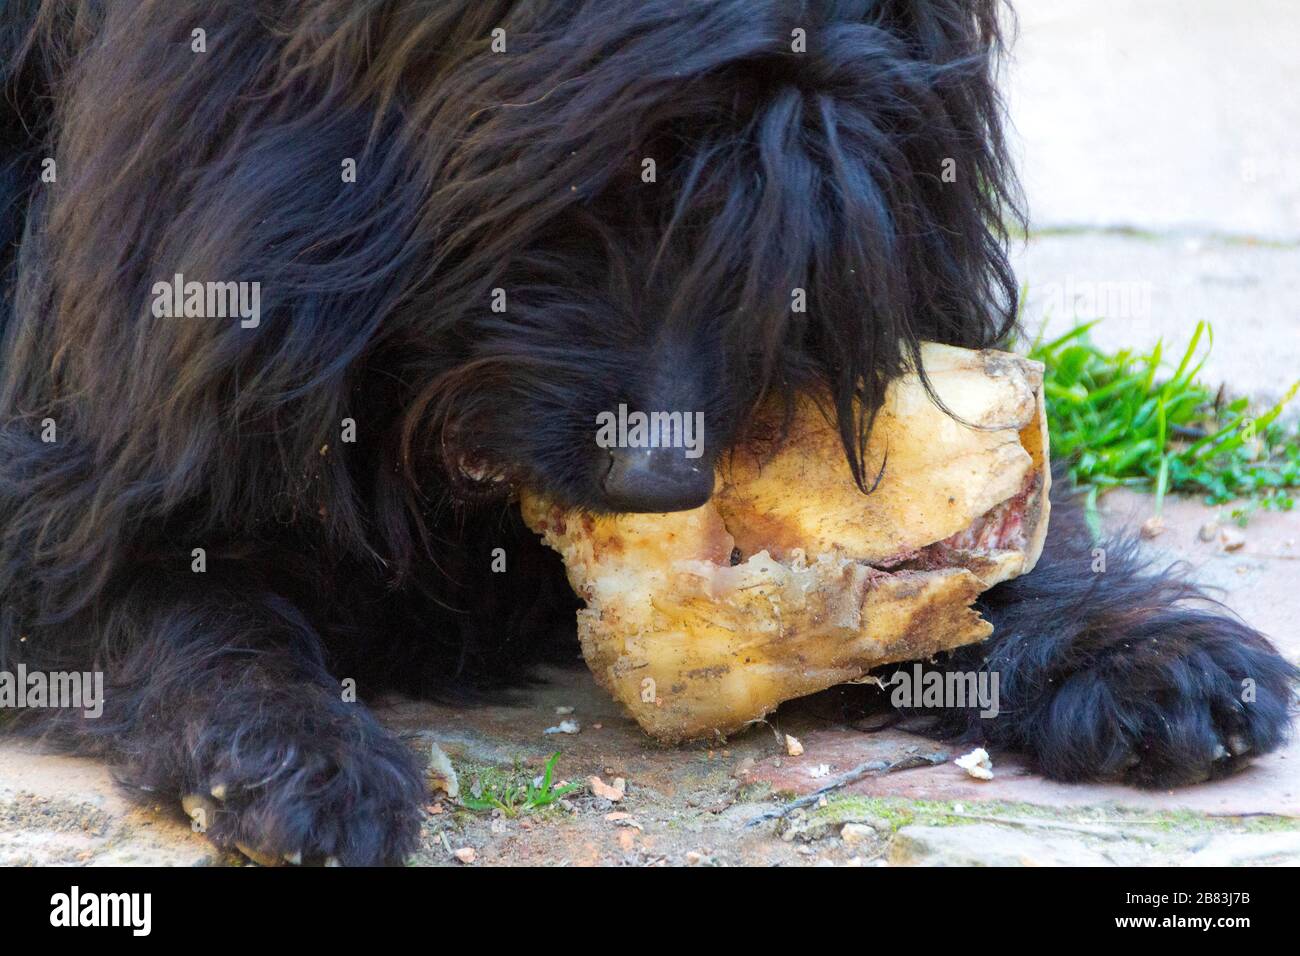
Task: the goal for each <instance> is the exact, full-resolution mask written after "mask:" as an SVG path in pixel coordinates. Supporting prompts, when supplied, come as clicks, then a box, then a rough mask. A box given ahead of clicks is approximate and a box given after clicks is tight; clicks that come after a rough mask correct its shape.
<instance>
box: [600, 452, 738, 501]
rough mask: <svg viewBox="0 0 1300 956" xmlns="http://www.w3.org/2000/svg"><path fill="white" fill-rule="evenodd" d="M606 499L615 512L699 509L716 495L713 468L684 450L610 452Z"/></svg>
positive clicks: (705, 460)
mask: <svg viewBox="0 0 1300 956" xmlns="http://www.w3.org/2000/svg"><path fill="white" fill-rule="evenodd" d="M609 454H610V458H611V463H610V467H609V472H608V473H607V474H606V475H605V481H604V489H605V497H606V499H607V501H608V503H609V505H610V507H611V508H613V509H614V510H616V511H624V512H651V513H662V512H668V511H688V510H690V509H691V508H698V507H699V506H700V505H702V504H704V503H705V502H706V501H708V500H709V497H710V495H712V494H713V468H712V466H711V465H710V464H709V462H708V460H707V459H705V458H689V457H687V455H686V453H685V451H684V450H683V449H681V448H611V449H609Z"/></svg>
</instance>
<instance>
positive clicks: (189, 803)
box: [181, 793, 217, 833]
mask: <svg viewBox="0 0 1300 956" xmlns="http://www.w3.org/2000/svg"><path fill="white" fill-rule="evenodd" d="M181 809H182V810H184V811H185V815H186V816H187V817H189V818H190V820H191V821H192V822H193V823H194V825H195V829H196V830H198V832H200V833H203V832H205V831H206V830H207V829H208V827H209V826H211V825H212V818H213V817H214V816H215V815H216V812H217V805H216V804H215V803H213V802H212V801H211V800H209V799H208V798H207V797H205V796H203V794H201V793H191V794H187V795H186V796H184V797H181Z"/></svg>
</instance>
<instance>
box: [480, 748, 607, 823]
mask: <svg viewBox="0 0 1300 956" xmlns="http://www.w3.org/2000/svg"><path fill="white" fill-rule="evenodd" d="M559 759H560V754H559V751H556V752H555V753H553V754H551V756H550V759H549V760H547V761H546V769H545V770H544V771H543V773H542V777H541V781H540V783H538V782H534V781H533V780H531V779H526V778H525V779H519V777H518V774H516V775H511V774H506V773H500V772H498V773H490V772H485V773H483V774H481V775H480V776H479V777H478V778H477V779H476V781H475V785H474V787H473V788H471V792H470V793H462V795H461V799H460V802H461V804H462V805H464V806H465V807H466V808H468V809H470V810H476V811H479V812H486V811H491V810H500V811H501V812H502V813H503V814H505V815H506V816H507V817H516V816H518V815H519V814H520V813H526V812H528V811H532V810H540V809H542V808H543V807H548V806H550V805H551V804H553V803H555V802H556V801H558V800H560V799H562V798H564V797H567V796H568V795H569V794H571V793H573V792H574V791H575V790H579V789H581V787H582V784H581V783H566V784H564V785H562V786H558V787H557V786H555V784H554V777H555V764H556V762H557V761H558V760H559Z"/></svg>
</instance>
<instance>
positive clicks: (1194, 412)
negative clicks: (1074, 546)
mask: <svg viewBox="0 0 1300 956" xmlns="http://www.w3.org/2000/svg"><path fill="white" fill-rule="evenodd" d="M1095 324H1096V323H1095V322H1089V323H1086V324H1084V325H1079V326H1077V327H1075V328H1073V329H1071V330H1070V331H1069V332H1067V333H1066V334H1064V335H1062V336H1060V337H1059V338H1056V339H1052V340H1051V341H1048V342H1044V341H1043V340H1042V335H1041V334H1040V336H1039V340H1038V341H1036V342H1035V343H1034V344H1033V347H1032V348H1031V349H1030V353H1029V354H1030V357H1032V358H1035V359H1038V360H1039V361H1041V362H1043V363H1044V365H1046V367H1047V371H1046V377H1045V381H1044V386H1043V387H1044V393H1045V395H1046V399H1047V418H1048V426H1049V428H1050V431H1051V444H1052V457H1053V458H1054V459H1057V460H1061V461H1066V462H1068V463H1069V474H1070V478H1071V480H1072V482H1073V484H1074V486H1075V488H1076V489H1078V490H1079V491H1080V492H1082V493H1084V494H1086V495H1087V505H1088V513H1089V520H1090V522H1091V523H1092V525H1093V529H1094V531H1096V530H1097V528H1098V526H1099V522H1098V518H1097V508H1096V505H1097V498H1098V496H1099V495H1100V494H1101V493H1103V492H1105V491H1106V490H1108V489H1110V488H1114V487H1117V486H1121V485H1123V486H1130V487H1136V488H1140V489H1144V490H1147V491H1151V492H1153V493H1154V494H1155V496H1156V504H1155V509H1156V514H1159V513H1160V509H1161V507H1162V505H1163V503H1164V496H1165V494H1166V493H1168V492H1171V491H1173V492H1179V493H1183V494H1194V495H1201V496H1203V497H1204V500H1205V502H1206V503H1207V504H1211V505H1219V504H1225V503H1227V502H1231V501H1236V502H1238V503H1239V506H1238V507H1237V508H1236V509H1234V511H1233V516H1234V517H1235V518H1236V519H1237V520H1238V522H1239V523H1241V524H1243V525H1244V524H1245V523H1246V521H1247V520H1249V517H1250V515H1251V514H1252V513H1253V512H1254V511H1255V510H1257V509H1258V508H1261V507H1262V508H1269V509H1275V510H1279V511H1289V510H1291V508H1292V507H1293V506H1294V504H1295V500H1294V498H1293V497H1292V495H1291V491H1290V490H1291V489H1294V488H1297V487H1300V428H1296V427H1292V428H1289V429H1288V428H1284V427H1283V426H1281V425H1279V424H1278V421H1277V419H1278V416H1279V415H1280V414H1281V412H1282V410H1283V408H1284V406H1285V405H1286V404H1287V402H1289V401H1290V400H1291V399H1292V398H1293V397H1294V396H1295V394H1296V391H1297V389H1298V388H1300V382H1297V383H1296V384H1295V385H1293V386H1291V389H1290V391H1288V392H1287V394H1286V395H1285V396H1284V397H1283V398H1282V400H1281V401H1280V402H1278V403H1277V404H1276V405H1274V406H1273V407H1272V408H1270V409H1268V410H1266V411H1264V412H1263V413H1262V414H1255V413H1254V411H1253V409H1252V408H1251V405H1250V402H1249V400H1248V399H1246V398H1238V399H1235V400H1233V401H1227V400H1225V399H1224V397H1223V394H1222V390H1221V389H1220V390H1217V391H1216V390H1214V389H1211V388H1209V387H1208V386H1206V385H1205V384H1203V383H1201V382H1199V381H1198V380H1197V378H1196V376H1197V374H1198V373H1199V372H1200V370H1201V368H1202V367H1203V366H1204V364H1205V359H1206V357H1207V356H1208V355H1209V350H1210V347H1211V345H1212V343H1213V333H1212V331H1211V330H1210V328H1209V326H1208V325H1206V324H1205V323H1204V322H1201V323H1199V324H1198V325H1197V327H1196V333H1195V334H1194V335H1193V336H1192V340H1191V342H1190V343H1189V344H1188V346H1187V348H1186V350H1185V351H1184V352H1183V354H1182V357H1181V359H1180V360H1179V362H1178V364H1177V367H1176V368H1174V369H1173V374H1172V375H1170V374H1169V369H1168V368H1167V367H1166V366H1165V364H1164V352H1163V346H1162V344H1161V343H1157V344H1156V346H1155V348H1153V349H1152V350H1151V351H1150V352H1146V353H1136V352H1130V351H1127V350H1122V351H1119V352H1114V353H1108V352H1104V351H1102V350H1101V349H1099V348H1097V346H1096V345H1094V344H1093V343H1092V341H1091V339H1090V338H1089V335H1088V333H1089V330H1090V329H1091V328H1092V327H1093V326H1094V325H1095ZM1202 339H1204V340H1205V343H1206V344H1205V352H1204V354H1203V355H1201V356H1200V358H1199V360H1198V359H1197V352H1198V349H1199V347H1200V345H1201V341H1202Z"/></svg>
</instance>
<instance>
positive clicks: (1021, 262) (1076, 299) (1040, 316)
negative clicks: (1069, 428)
mask: <svg viewBox="0 0 1300 956" xmlns="http://www.w3.org/2000/svg"><path fill="white" fill-rule="evenodd" d="M1297 100H1300V96H1298V97H1297ZM1297 168H1298V169H1300V160H1297ZM1013 253H1014V254H1013V259H1014V264H1015V268H1016V274H1017V276H1018V277H1019V279H1020V281H1021V282H1022V283H1024V284H1025V286H1026V296H1025V305H1024V311H1023V316H1024V321H1025V326H1026V329H1027V332H1028V335H1029V337H1030V338H1032V337H1033V336H1034V335H1036V334H1037V333H1038V331H1039V330H1040V329H1041V328H1042V326H1043V324H1044V322H1046V325H1047V335H1048V337H1049V338H1050V337H1052V336H1053V335H1061V334H1063V333H1065V332H1067V331H1069V329H1070V328H1072V327H1073V326H1074V324H1075V323H1076V322H1082V321H1092V320H1093V319H1101V320H1102V321H1101V322H1099V323H1098V324H1097V325H1096V326H1094V328H1093V329H1092V332H1091V333H1090V334H1091V336H1092V338H1093V340H1094V341H1095V342H1096V343H1097V344H1098V345H1100V346H1101V347H1103V348H1105V349H1108V350H1117V349H1122V348H1127V349H1137V350H1142V351H1146V350H1148V349H1150V348H1151V347H1152V346H1154V345H1155V344H1156V342H1157V341H1159V340H1161V339H1163V341H1164V344H1165V354H1166V357H1167V358H1168V359H1169V360H1170V363H1169V369H1168V374H1171V375H1172V373H1173V370H1174V368H1176V367H1177V362H1178V360H1179V359H1180V358H1181V357H1182V352H1183V350H1184V349H1186V347H1187V345H1188V344H1189V343H1190V341H1191V338H1192V335H1193V333H1194V332H1195V331H1196V324H1197V322H1200V321H1206V322H1209V323H1210V325H1211V327H1212V329H1213V333H1214V345H1213V349H1212V350H1211V351H1210V356H1209V361H1208V362H1207V363H1206V365H1205V368H1204V369H1203V372H1202V374H1201V379H1202V381H1204V382H1206V383H1208V384H1209V385H1211V386H1218V385H1222V384H1224V383H1226V384H1227V385H1228V387H1229V390H1230V391H1233V390H1235V391H1236V392H1245V393H1247V394H1249V395H1250V396H1251V397H1252V398H1253V399H1256V400H1258V401H1259V402H1268V403H1272V402H1276V401H1277V400H1279V399H1280V398H1281V397H1282V396H1283V394H1285V392H1286V391H1287V389H1289V388H1290V387H1291V386H1292V385H1293V384H1294V383H1295V382H1296V381H1297V380H1298V379H1300V246H1292V247H1274V246H1268V245H1261V244H1253V245H1252V244H1249V243H1244V242H1225V241H1222V240H1216V239H1200V238H1184V239H1170V238H1157V237H1145V236H1126V235H1114V234H1105V233H1100V234H1082V235H1080V234H1065V235H1052V234H1047V235H1034V236H1033V237H1032V238H1031V239H1030V240H1029V241H1028V242H1022V243H1017V244H1016V245H1015V246H1014V247H1013ZM1202 351H1203V347H1202ZM1171 353H1172V354H1171ZM1289 417H1290V418H1291V419H1292V420H1294V419H1296V418H1297V417H1300V399H1297V400H1296V401H1294V402H1293V403H1292V408H1291V410H1290V412H1289Z"/></svg>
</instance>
